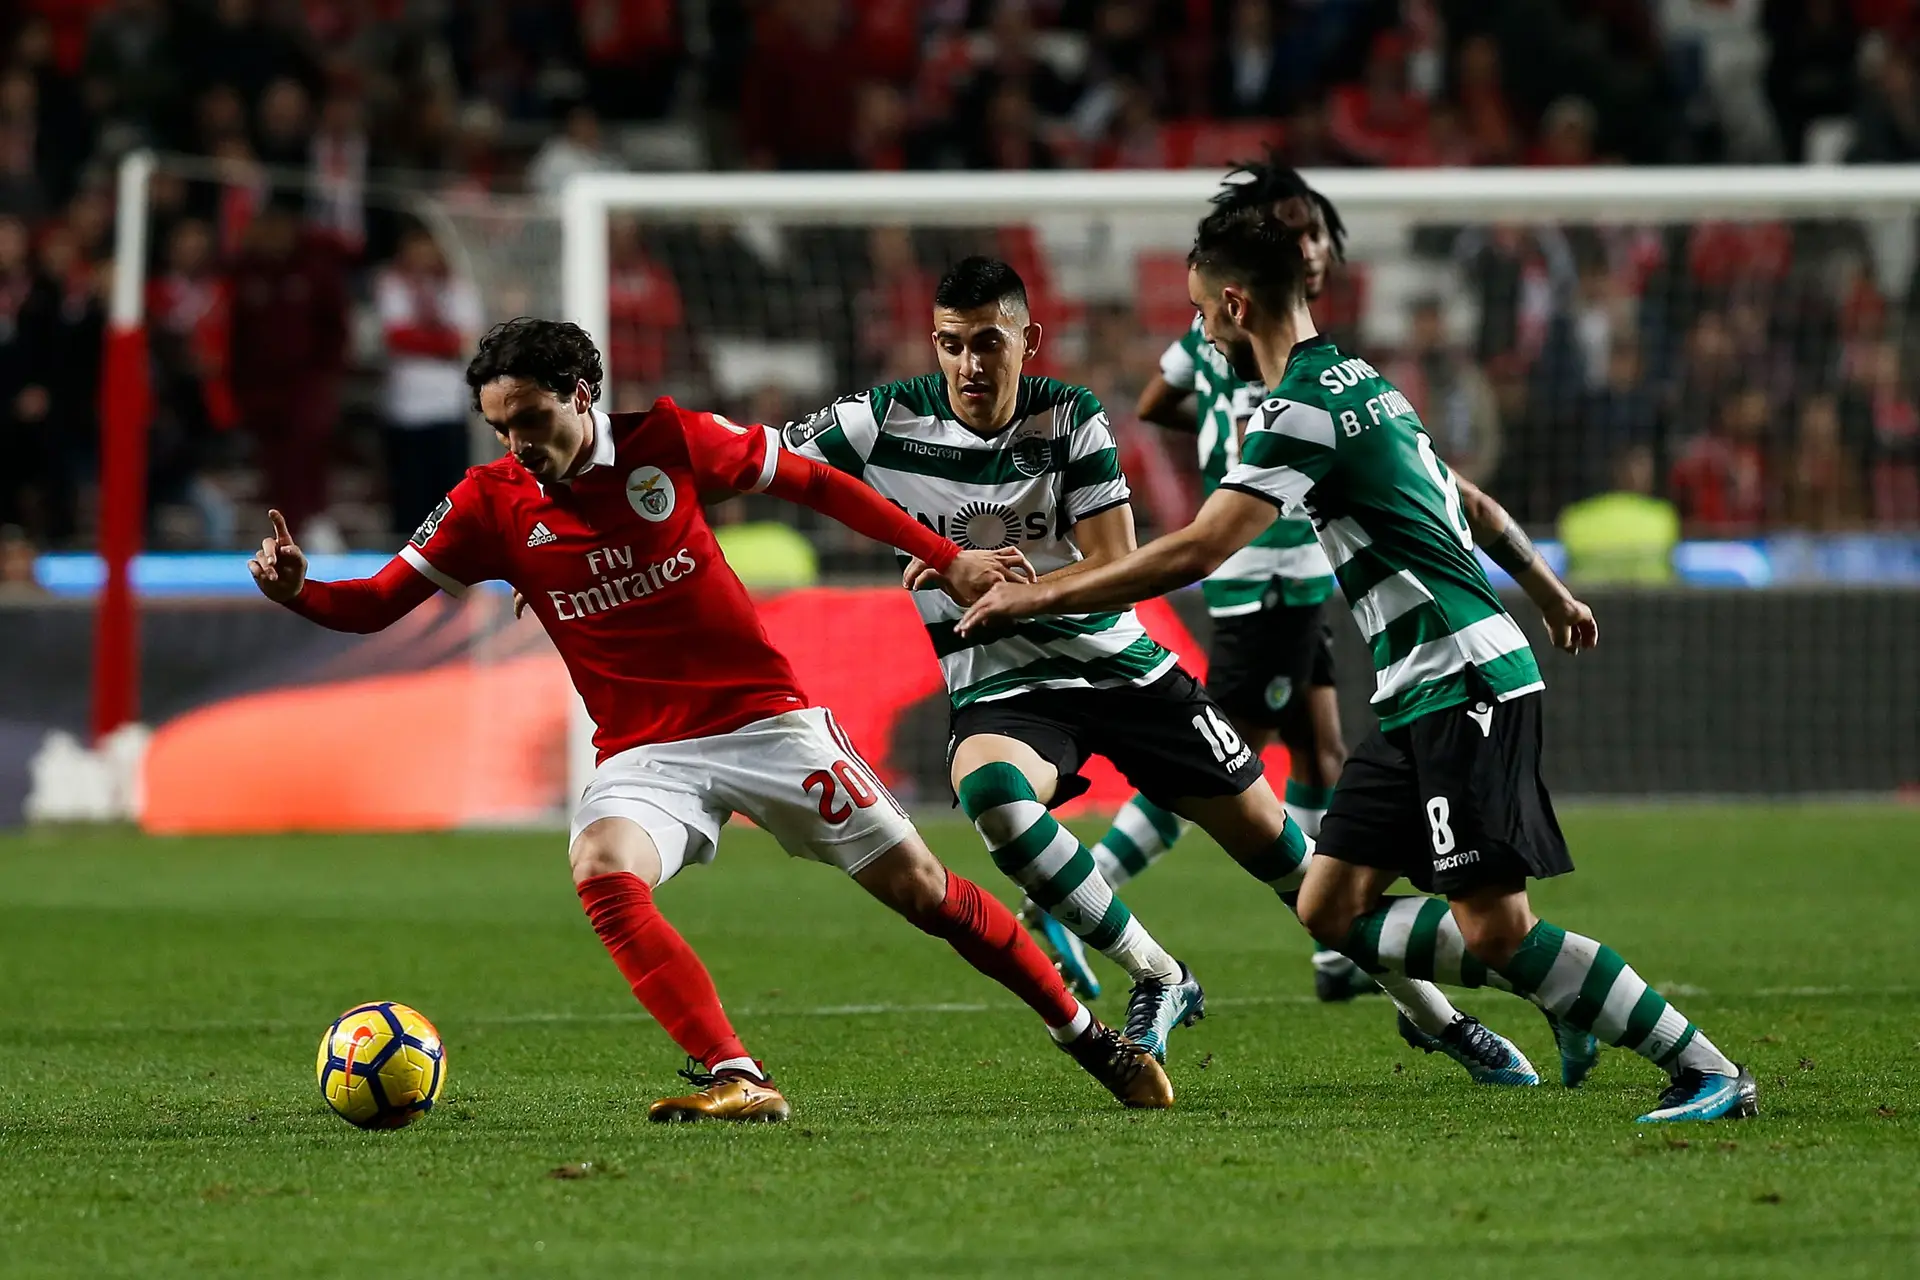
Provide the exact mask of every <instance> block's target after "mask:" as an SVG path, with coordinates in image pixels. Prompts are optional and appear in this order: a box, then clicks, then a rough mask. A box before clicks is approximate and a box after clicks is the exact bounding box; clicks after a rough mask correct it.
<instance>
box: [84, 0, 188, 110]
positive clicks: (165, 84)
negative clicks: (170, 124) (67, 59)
mask: <svg viewBox="0 0 1920 1280" xmlns="http://www.w3.org/2000/svg"><path fill="white" fill-rule="evenodd" d="M174 35H175V33H174V30H173V21H172V17H171V15H170V13H169V12H168V9H167V6H166V5H165V4H163V3H161V0H112V3H110V4H109V5H107V7H105V8H104V9H102V10H101V11H100V13H99V16H97V17H96V18H95V19H94V20H93V25H92V27H91V28H90V29H89V31H88V33H87V52H86V57H85V59H84V60H83V62H82V67H81V70H82V74H83V76H84V84H85V94H86V98H87V101H88V105H89V107H90V108H91V109H92V110H93V111H94V112H95V113H96V114H97V115H99V116H100V117H102V118H103V119H105V120H107V121H111V122H114V123H118V124H122V125H125V126H127V127H128V128H130V129H132V130H133V131H134V132H135V133H137V134H138V135H140V136H143V137H147V138H149V139H151V138H154V137H155V136H156V135H157V134H158V132H159V129H160V127H161V126H162V125H163V124H165V123H166V122H167V119H168V116H169V113H170V112H171V111H172V110H173V107H174V102H175V98H176V96H177V95H178V94H179V92H180V90H181V88H182V85H181V81H180V73H181V68H182V66H183V61H182V59H181V56H180V52H181V51H180V49H179V47H178V45H177V43H176V41H175V39H174Z"/></svg>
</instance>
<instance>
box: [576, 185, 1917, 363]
mask: <svg viewBox="0 0 1920 1280" xmlns="http://www.w3.org/2000/svg"><path fill="white" fill-rule="evenodd" d="M1224 176H1225V175H1224V174H1222V173H1217V172H1210V171H1206V170H1171V171H1148V170H1105V171H1093V172H1056V173H846V174H839V173H834V174H761V173H752V174H735V173H727V174H647V173H588V174H578V175H575V176H574V177H573V178H571V179H570V180H569V181H568V183H567V185H566V188H565V190H564V191H563V193H562V194H561V196H560V219H561V280H560V290H561V300H562V306H563V307H564V309H565V312H566V318H567V319H569V320H572V321H573V322H574V323H576V324H578V325H580V326H581V327H582V328H583V329H585V330H587V332H589V333H592V334H595V335H600V334H604V333H606V332H607V277H608V260H607V224H608V218H609V216H610V215H611V214H613V213H616V212H625V213H631V214H636V215H641V216H646V217H652V218H656V219H674V220H681V221H703V220H710V221H727V220H734V221H738V220H745V219H753V218H760V219H767V220H771V221H775V222H781V223H789V224H806V223H812V224H821V223H827V224H832V223H884V222H896V221H897V222H913V223H919V224H941V223H945V224H956V223H957V224H969V223H973V224H977V223H987V222H996V221H1008V222H1014V221H1025V220H1030V219H1033V218H1036V217H1043V216H1050V215H1067V216H1074V215H1079V216H1084V217H1092V218H1099V217H1103V216H1111V215H1114V214H1119V213H1128V214H1145V215H1163V216H1165V215H1171V216H1178V217H1184V218H1187V219H1189V220H1190V221H1195V222H1197V221H1198V219H1199V216H1200V215H1201V214H1202V213H1203V212H1204V211H1205V208H1206V202H1207V200H1208V198H1209V197H1210V196H1212V195H1213V193H1214V192H1216V191H1218V190H1219V187H1220V183H1221V180H1222V179H1223V177H1224ZM1303 176H1304V177H1305V178H1306V179H1307V181H1308V183H1309V184H1311V185H1312V186H1313V187H1314V188H1315V189H1317V190H1319V191H1322V192H1324V193H1325V194H1326V196H1327V197H1328V198H1329V199H1330V200H1332V201H1333V202H1334V203H1335V204H1336V205H1337V206H1338V207H1339V209H1340V211H1341V214H1342V216H1343V217H1345V218H1347V220H1348V221H1349V222H1353V221H1356V220H1359V219H1362V218H1365V217H1366V216H1367V215H1370V214H1384V215H1398V216H1399V217H1400V218H1403V219H1407V220H1412V219H1419V220H1422V221H1429V222H1439V221H1446V220H1449V219H1453V220H1460V221H1470V220H1471V221H1500V222H1527V223H1540V222H1559V221H1570V222H1595V223H1605V222H1660V221H1664V220H1669V219H1674V220H1686V221H1696V220H1701V219H1712V218H1746V219H1751V218H1775V217H1781V218H1814V217H1842V216H1846V217H1868V218H1872V217H1893V218H1900V217H1905V218H1911V217H1912V216H1913V215H1914V214H1915V213H1916V212H1920V165H1874V166H1809V167H1794V166H1784V165H1777V166H1755V167H1746V168H1723V167H1702V166H1691V167H1674V168H1615V167H1608V168H1595V169H1430V170H1428V169H1325V170H1312V171H1308V172H1306V173H1305V174H1304V175H1303ZM603 354H604V353H603ZM609 376H611V370H609Z"/></svg>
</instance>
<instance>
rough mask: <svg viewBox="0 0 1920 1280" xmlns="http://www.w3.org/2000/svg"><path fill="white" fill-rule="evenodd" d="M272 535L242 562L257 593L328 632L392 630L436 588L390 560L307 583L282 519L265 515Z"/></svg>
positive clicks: (407, 566) (302, 558) (396, 559)
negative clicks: (375, 569) (374, 568)
mask: <svg viewBox="0 0 1920 1280" xmlns="http://www.w3.org/2000/svg"><path fill="white" fill-rule="evenodd" d="M267 518H268V519H269V520H271V521H272V522H273V536H271V537H268V538H262V539H261V540H260V549H259V550H258V551H256V552H254V553H253V559H252V560H250V561H248V562H247V569H248V570H249V571H250V572H251V573H252V574H253V581H254V585H256V586H258V587H259V588H260V594H261V595H263V596H265V597H266V598H267V599H269V600H271V601H273V602H274V603H275V604H282V605H285V606H286V607H287V608H289V609H291V610H293V611H294V612H295V613H297V614H299V615H300V616H301V617H303V618H306V619H308V620H309V621H311V622H317V623H319V624H320V625H321V626H323V627H327V628H329V629H330V630H333V631H354V632H359V633H360V634H362V635H364V634H366V633H368V632H372V631H380V630H383V629H385V628H387V627H390V626H392V625H393V624H394V623H396V622H398V621H399V620H400V619H401V618H404V617H405V616H406V615H407V614H408V613H410V612H412V611H413V610H414V609H416V608H418V607H419V606H420V605H421V603H422V602H424V601H425V600H426V599H427V597H428V596H431V595H432V594H433V593H434V592H435V591H436V590H438V588H437V587H435V586H434V584H433V583H431V582H429V581H427V579H426V577H425V576H424V575H422V574H421V573H420V572H419V571H418V570H416V569H415V568H414V567H413V566H412V565H410V564H408V563H407V562H406V561H404V560H402V559H401V558H400V557H399V556H395V557H394V558H393V559H392V560H389V561H388V562H387V564H386V566H385V567H384V568H382V569H381V570H380V572H379V573H377V574H375V575H374V576H373V577H371V578H352V579H349V580H347V581H345V582H309V581H308V580H307V557H306V553H305V552H303V551H301V550H300V548H299V547H298V546H297V545H295V544H294V541H293V535H292V534H291V533H289V532H288V531H287V521H286V517H284V516H282V515H281V514H280V513H279V512H278V511H269V512H267Z"/></svg>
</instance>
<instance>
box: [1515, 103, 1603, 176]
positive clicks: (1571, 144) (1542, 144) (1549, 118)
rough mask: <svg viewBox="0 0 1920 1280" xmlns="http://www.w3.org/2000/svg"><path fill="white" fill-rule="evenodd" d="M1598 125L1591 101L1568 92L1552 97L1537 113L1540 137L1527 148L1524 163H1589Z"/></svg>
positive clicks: (1590, 162) (1591, 158)
mask: <svg viewBox="0 0 1920 1280" xmlns="http://www.w3.org/2000/svg"><path fill="white" fill-rule="evenodd" d="M1598 127H1599V115H1598V113H1597V112H1595V111H1594V109H1593V104H1592V103H1591V102H1588V101H1587V100H1586V99H1585V98H1580V97H1575V96H1573V95H1571V94H1569V95H1567V96H1565V97H1560V98H1555V99H1554V100H1553V102H1552V103H1550V104H1549V105H1548V107H1547V109H1546V111H1545V113H1543V114H1542V115H1541V117H1540V137H1539V139H1538V140H1537V141H1536V142H1535V143H1534V145H1533V147H1532V148H1531V149H1530V150H1529V151H1528V152H1527V163H1528V164H1537V165H1554V166H1558V167H1562V168H1568V167H1578V166H1581V165H1589V164H1592V163H1593V162H1594V153H1593V138H1594V131H1595V130H1596V129H1597V128H1598Z"/></svg>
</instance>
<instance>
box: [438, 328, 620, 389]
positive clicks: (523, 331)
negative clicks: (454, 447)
mask: <svg viewBox="0 0 1920 1280" xmlns="http://www.w3.org/2000/svg"><path fill="white" fill-rule="evenodd" d="M604 376H605V374H604V372H603V370H602V368H601V365H600V350H599V348H597V347H595V346H594V345H593V339H592V338H590V337H588V336H587V331H586V330H585V329H582V328H581V327H580V326H579V325H577V324H574V323H572V322H571V321H567V320H541V319H538V318H537V317H534V316H520V317H519V318H518V319H514V320H509V321H507V322H506V323H505V324H497V325H495V326H493V328H491V329H489V330H488V331H487V336H486V337H484V338H482V339H480V349H479V350H478V351H476V352H474V353H473V359H472V360H471V361H470V362H469V363H468V364H467V386H468V387H469V388H470V389H471V390H472V391H473V410H474V412H475V413H478V412H479V411H480V388H482V387H484V386H486V385H487V384H488V383H489V382H492V381H493V380H494V379H495V378H526V379H527V380H529V381H531V382H537V383H539V384H540V385H541V386H543V387H545V388H546V389H547V390H549V391H551V392H553V393H554V394H555V395H557V396H562V397H564V396H570V395H572V394H573V388H574V385H575V384H576V383H581V382H584V383H586V384H587V390H588V392H589V393H590V394H591V396H592V398H593V399H594V400H598V399H599V398H600V380H601V378H602V377H604Z"/></svg>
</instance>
